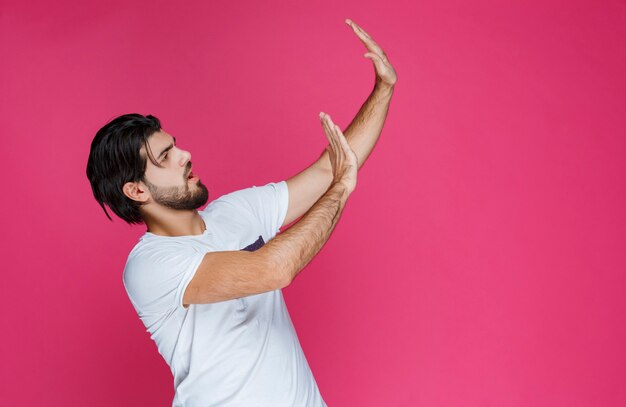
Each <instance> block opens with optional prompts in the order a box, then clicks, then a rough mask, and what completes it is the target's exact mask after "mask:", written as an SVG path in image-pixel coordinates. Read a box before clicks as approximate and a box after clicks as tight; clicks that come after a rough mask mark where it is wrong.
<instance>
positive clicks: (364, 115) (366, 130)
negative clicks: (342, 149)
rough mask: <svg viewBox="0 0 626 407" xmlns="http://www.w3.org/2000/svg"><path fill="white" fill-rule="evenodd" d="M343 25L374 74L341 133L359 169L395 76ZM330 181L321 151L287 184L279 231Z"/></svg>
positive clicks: (383, 58)
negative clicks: (286, 203)
mask: <svg viewBox="0 0 626 407" xmlns="http://www.w3.org/2000/svg"><path fill="white" fill-rule="evenodd" d="M346 24H348V26H350V27H351V28H352V30H353V31H354V33H355V34H356V35H357V37H358V38H359V39H360V40H361V41H362V42H363V44H364V45H365V47H366V48H367V49H368V52H367V53H365V55H364V56H365V57H366V58H369V59H371V60H372V62H373V64H374V69H375V71H376V84H375V86H374V90H373V91H372V92H371V94H370V95H369V97H368V98H367V100H366V101H365V103H363V105H362V106H361V109H360V110H359V112H358V113H357V114H356V116H355V117H354V119H353V120H352V122H351V123H350V125H349V126H348V127H347V128H346V130H345V131H344V132H343V133H344V135H345V137H346V140H347V141H348V144H349V145H350V148H351V149H352V150H353V151H354V152H355V153H356V155H357V158H358V168H359V169H360V168H361V167H362V166H363V164H364V163H365V161H366V160H367V158H368V157H369V155H370V153H371V152H372V150H373V149H374V146H375V145H376V143H377V141H378V138H379V136H380V133H381V131H382V128H383V125H384V123H385V119H386V117H387V112H388V110H389V103H390V101H391V97H392V96H393V90H394V86H395V83H396V81H397V75H396V72H395V70H394V69H393V67H392V66H391V64H390V63H389V60H388V58H387V55H386V54H385V53H384V52H383V50H382V49H381V48H380V46H378V44H376V42H374V40H373V39H372V38H371V37H370V36H369V35H368V34H367V33H366V32H365V31H364V30H363V29H362V28H361V27H359V26H358V25H357V24H356V23H354V22H353V21H352V20H349V19H348V20H346ZM331 181H332V171H331V164H330V160H329V154H328V150H327V149H325V150H324V152H323V153H322V154H321V156H320V158H319V159H318V160H317V161H315V162H314V163H313V164H312V165H310V166H309V167H307V168H305V169H304V170H303V171H301V172H299V173H298V174H296V175H295V176H293V177H291V178H289V179H288V180H287V186H288V189H289V207H288V210H287V216H286V217H285V221H284V222H283V224H282V225H281V227H285V226H286V225H289V224H290V223H292V222H293V221H294V220H296V219H298V218H299V217H300V216H302V215H303V214H304V213H305V212H306V211H307V210H308V209H309V208H310V207H311V206H312V205H313V204H314V203H315V202H316V201H317V200H318V199H319V198H320V197H321V196H322V194H323V193H324V192H325V191H326V190H327V189H328V187H329V186H330V184H331Z"/></svg>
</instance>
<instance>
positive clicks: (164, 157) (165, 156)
mask: <svg viewBox="0 0 626 407" xmlns="http://www.w3.org/2000/svg"><path fill="white" fill-rule="evenodd" d="M167 154H168V153H165V155H164V156H163V161H165V160H167Z"/></svg>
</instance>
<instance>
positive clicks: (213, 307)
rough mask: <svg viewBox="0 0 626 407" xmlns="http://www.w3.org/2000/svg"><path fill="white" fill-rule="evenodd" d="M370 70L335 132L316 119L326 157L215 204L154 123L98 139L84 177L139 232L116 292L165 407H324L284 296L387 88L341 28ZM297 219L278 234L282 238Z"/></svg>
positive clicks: (115, 127)
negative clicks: (155, 367)
mask: <svg viewBox="0 0 626 407" xmlns="http://www.w3.org/2000/svg"><path fill="white" fill-rule="evenodd" d="M346 24H348V25H349V26H350V27H351V28H352V30H353V31H354V33H355V34H356V35H357V36H358V37H359V39H360V40H361V41H362V42H363V43H364V44H365V46H366V47H367V49H368V53H366V54H365V56H366V57H368V58H370V59H372V61H373V64H374V67H375V71H376V84H375V87H374V90H373V91H372V94H371V95H370V96H369V98H368V99H367V101H366V102H365V103H364V105H363V106H362V107H361V109H360V111H359V112H358V114H357V116H356V117H355V119H354V120H353V121H352V123H351V124H350V125H349V126H348V128H347V129H346V131H345V136H344V134H343V133H342V132H341V130H340V129H339V127H338V126H337V125H335V124H334V123H333V122H332V120H331V118H330V116H328V115H326V114H324V113H321V114H320V120H321V122H322V126H323V129H324V133H325V134H326V137H327V138H328V141H329V145H328V147H327V148H326V150H325V151H324V152H323V154H322V155H321V156H320V158H319V159H318V160H317V161H316V162H315V163H313V164H312V165H311V166H310V167H308V168H306V169H305V170H304V171H302V172H300V173H299V174H297V175H295V176H294V177H292V178H290V179H288V180H286V181H282V182H279V183H269V184H267V185H264V186H261V187H257V186H253V187H251V188H247V189H243V190H239V191H235V192H232V193H230V194H226V195H223V196H221V197H219V198H218V199H216V200H214V201H212V202H211V203H209V205H207V207H206V208H205V209H203V210H201V211H200V212H198V211H197V208H199V207H201V206H202V205H204V204H205V203H206V202H207V200H208V191H207V188H206V187H205V186H204V185H203V184H202V182H201V181H200V178H199V176H198V174H195V173H194V172H193V168H192V164H191V154H190V153H189V152H188V151H185V150H183V149H181V148H179V147H178V145H177V143H176V138H175V137H173V136H171V135H170V134H168V133H167V132H165V131H164V130H163V129H162V128H161V124H160V122H159V120H158V119H157V118H156V117H154V116H151V115H148V116H146V117H144V116H142V115H139V114H128V115H123V116H120V117H118V118H116V119H114V120H112V121H111V122H110V123H108V124H107V125H105V126H104V127H103V128H102V129H100V130H99V131H98V133H97V134H96V137H95V138H94V140H93V142H92V145H91V151H90V155H89V161H88V164H87V177H88V178H89V181H90V183H91V187H92V191H93V194H94V197H95V198H96V200H97V201H98V203H99V204H100V205H101V206H102V208H103V210H104V211H105V214H106V215H107V217H109V219H111V218H110V216H109V214H108V212H107V211H106V208H105V206H104V205H105V204H106V205H107V206H108V207H109V208H110V209H111V210H112V211H113V212H114V213H115V214H116V215H117V216H119V217H120V218H122V219H123V220H125V221H126V222H128V223H130V224H133V223H135V224H141V223H145V224H146V226H147V230H146V232H145V233H144V235H142V236H141V238H140V239H139V242H138V243H137V244H136V245H135V247H134V248H133V249H132V250H131V252H130V254H129V256H128V260H127V263H126V266H125V268H124V274H123V283H124V286H125V289H126V292H127V294H128V296H129V299H130V300H131V303H132V304H133V307H134V308H135V310H136V311H137V313H138V315H139V317H140V318H141V320H142V322H143V323H144V325H145V326H146V328H147V331H148V332H149V333H150V335H151V338H152V339H153V340H154V341H155V343H156V345H157V349H158V351H159V353H160V354H161V355H162V356H163V358H164V359H165V360H166V362H167V363H168V365H169V366H170V368H171V371H172V374H173V376H174V388H175V395H174V400H173V406H272V407H281V406H285V407H287V406H290V407H291V406H326V403H325V402H324V400H323V399H322V397H321V395H320V392H319V389H318V387H317V384H316V382H315V379H314V378H313V375H312V373H311V370H310V368H309V365H308V363H307V361H306V358H305V356H304V353H303V351H302V349H301V347H300V343H299V341H298V338H297V335H296V332H295V330H294V327H293V325H292V323H291V319H290V317H289V313H288V311H287V308H286V306H285V303H284V300H283V296H282V291H281V289H282V288H284V287H286V286H288V285H289V284H290V283H291V282H292V281H293V280H294V278H295V276H296V275H297V274H298V273H299V272H300V270H302V269H303V268H304V267H305V266H306V265H307V264H308V263H309V262H310V261H311V259H312V258H313V256H315V255H316V254H317V253H318V252H319V250H320V249H321V248H322V246H323V245H324V243H325V242H326V241H327V240H328V238H329V236H330V234H331V232H332V230H333V229H334V227H335V225H336V224H337V222H338V220H339V217H340V215H341V212H342V210H343V208H344V206H345V204H346V201H347V199H348V196H349V195H350V194H351V193H352V191H353V190H354V188H355V186H356V179H357V170H358V169H359V168H360V167H361V166H362V165H363V163H364V162H365V160H366V159H367V157H368V156H369V154H370V152H371V150H372V149H373V147H374V145H375V144H376V142H377V140H378V137H379V135H380V132H381V130H382V126H383V123H384V121H385V117H386V115H387V110H388V107H389V102H390V100H391V96H392V94H393V88H394V85H395V82H396V80H397V77H396V73H395V71H394V69H393V67H392V66H391V65H390V64H389V61H388V60H387V58H386V55H385V54H384V52H383V51H382V49H381V48H380V47H379V46H378V45H377V44H376V43H375V42H374V41H373V40H372V38H371V37H370V36H369V35H368V34H367V33H365V31H363V30H362V29H361V28H360V27H359V26H358V25H357V24H356V23H354V22H352V21H351V20H349V19H348V20H346ZM300 217H301V219H300V220H299V221H298V222H297V223H295V224H294V225H293V226H292V227H291V228H289V229H288V230H286V231H284V232H282V233H280V234H279V235H277V233H278V232H279V229H280V228H281V227H283V226H285V225H288V224H290V223H291V222H293V221H294V220H296V219H298V218H300Z"/></svg>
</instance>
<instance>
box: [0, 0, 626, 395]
mask: <svg viewBox="0 0 626 407" xmlns="http://www.w3.org/2000/svg"><path fill="white" fill-rule="evenodd" d="M165 3H166V2H159V4H158V5H157V3H155V2H148V1H143V2H134V3H133V4H131V3H130V2H117V3H116V4H113V3H112V2H107V4H106V5H104V4H100V3H95V2H94V4H86V3H85V2H81V1H56V2H41V1H29V2H17V1H6V0H4V1H3V2H2V6H1V9H0V44H1V50H0V51H1V53H2V63H1V65H0V69H1V72H0V80H1V89H0V103H1V110H0V115H1V116H0V118H1V124H2V130H1V131H2V144H3V146H4V147H5V148H3V149H2V160H1V162H2V163H3V165H2V167H3V171H4V174H5V176H4V190H5V192H4V194H3V199H2V211H1V213H2V217H3V220H2V225H3V228H4V233H3V236H4V237H3V243H4V244H3V246H2V247H3V255H2V257H3V270H4V273H3V274H4V280H5V281H4V283H3V284H2V286H3V289H2V295H1V301H2V304H1V305H2V307H1V309H2V311H1V312H2V322H3V334H2V344H1V345H2V346H0V349H1V350H0V352H2V354H1V359H2V363H1V366H2V367H1V372H2V377H0V382H1V383H2V388H3V390H2V393H1V396H0V398H1V399H2V404H3V405H11V406H35V405H36V406H43V405H45V406H68V405H89V406H111V405H115V406H138V405H142V406H143V405H146V406H147V405H151V406H152V405H154V406H157V405H160V406H165V405H171V400H172V396H173V384H172V378H171V374H170V371H169V369H168V367H167V365H166V364H165V362H164V361H163V360H162V359H161V356H160V355H159V354H158V353H157V350H156V346H155V345H154V344H153V342H152V341H151V340H150V338H149V335H148V334H147V333H146V332H145V328H144V327H143V325H142V324H141V321H140V320H139V319H138V318H137V315H136V314H135V313H134V310H133V308H132V306H131V304H130V302H129V301H128V298H127V297H126V293H125V292H124V289H123V286H122V281H121V273H122V269H123V266H124V264H125V261H126V256H127V255H128V252H129V250H130V249H131V248H132V246H133V245H134V244H135V242H136V240H137V238H138V237H139V235H141V234H142V233H143V232H144V230H145V228H144V227H137V226H135V227H130V226H127V225H126V224H125V223H124V222H122V221H121V220H120V219H118V218H115V221H114V222H113V223H111V222H109V221H108V220H107V218H106V217H105V215H104V213H103V212H102V211H101V209H100V207H99V206H98V205H97V203H96V201H95V200H94V199H93V197H92V195H91V190H90V188H89V184H88V182H87V178H86V176H85V165H86V161H87V154H88V151H89V145H90V143H91V140H92V138H93V136H94V134H95V132H96V131H97V130H98V129H99V128H100V127H101V126H102V125H104V124H105V123H106V122H107V121H108V120H110V119H112V118H113V117H116V116H118V115H120V114H124V113H132V112H138V113H142V114H154V115H156V116H157V117H159V118H160V119H161V120H162V122H163V125H164V128H165V129H166V130H167V131H168V132H170V133H171V134H173V135H175V136H176V138H177V140H178V141H179V145H181V146H183V147H184V148H186V149H189V150H190V151H191V152H192V153H193V163H194V171H197V172H198V173H199V174H200V175H201V176H202V178H203V182H204V183H205V184H206V185H207V186H208V188H209V191H210V200H212V199H215V198H216V197H218V196H220V195H221V194H224V193H227V192H230V191H233V190H235V189H240V188H245V187H248V186H251V185H262V184H265V183H267V182H271V181H280V180H283V179H287V178H289V177H290V176H292V175H294V174H295V173H297V172H298V171H300V170H301V169H303V168H304V167H305V166H307V165H309V164H310V163H311V162H312V161H313V160H314V159H315V158H316V157H317V156H318V154H319V153H320V152H321V151H322V149H323V148H324V147H325V145H326V142H327V141H326V138H325V136H324V134H323V132H322V128H321V126H320V124H319V120H318V113H319V112H320V111H324V112H328V113H329V114H331V116H332V117H333V119H335V120H336V121H337V123H338V124H339V125H340V126H341V127H342V128H345V126H346V125H347V124H348V123H349V122H350V120H351V119H352V117H353V116H354V114H355V113H356V112H357V110H358V109H359V107H360V106H361V104H362V103H363V102H364V100H365V98H366V97H367V95H368V94H369V92H370V90H371V88H372V86H373V79H374V77H373V68H372V66H371V62H370V61H369V60H368V59H365V58H363V56H362V55H363V53H365V49H364V47H363V46H362V44H361V43H360V42H359V41H358V39H357V38H356V37H355V36H354V34H353V33H352V32H351V31H350V29H349V28H348V27H347V26H346V25H345V24H344V23H343V20H344V19H345V18H352V19H354V20H355V21H356V22H357V23H359V24H361V25H362V26H363V27H364V28H365V29H366V30H367V31H369V33H370V34H371V35H372V36H373V37H374V39H376V40H377V41H378V42H379V43H380V44H381V45H382V46H383V48H384V49H385V51H386V52H387V54H388V56H389V59H390V61H391V62H392V63H393V64H394V66H395V68H396V71H397V73H398V78H399V79H398V83H397V86H396V92H395V95H394V98H393V100H392V103H391V109H390V112H389V116H388V118H387V124H386V126H385V128H384V130H383V133H382V136H381V140H380V142H379V144H378V146H377V148H376V149H375V150H374V152H373V154H372V156H371V157H370V159H369V161H368V162H367V164H366V165H365V166H364V167H363V169H362V171H361V172H360V173H359V183H358V186H357V189H356V191H355V193H354V194H353V195H352V197H351V198H350V200H349V202H348V206H347V207H346V210H345V212H344V214H343V217H342V220H341V222H340V223H339V225H338V227H337V229H336V230H335V232H334V233H333V235H332V237H331V239H330V241H329V243H328V244H327V245H326V246H325V248H324V249H323V251H322V252H321V253H320V254H319V255H318V256H317V257H316V258H315V259H314V260H313V262H312V263H311V264H310V265H309V266H308V267H307V268H306V269H305V270H304V271H303V272H302V273H301V274H300V275H299V277H298V278H297V280H296V281H295V283H294V284H293V285H292V286H290V287H288V288H287V289H285V291H284V294H285V297H286V300H287V303H288V306H289V310H290V313H291V316H292V319H293V321H294V325H295V326H296V329H297V331H298V334H299V337H300V341H301V343H302V346H303V348H304V350H305V353H306V355H307V357H308V360H309V364H310V365H311V368H312V370H313V372H314V374H315V377H316V380H317V382H318V384H319V387H320V390H321V392H322V395H323V397H324V398H325V400H326V401H327V402H328V404H329V406H331V407H338V406H360V407H369V406H372V407H373V406H481V407H483V406H524V407H526V406H568V407H573V406H617V405H625V404H626V390H625V389H626V387H625V386H624V383H625V380H626V352H625V350H624V349H625V347H624V345H625V341H626V329H625V318H624V311H625V310H626V299H625V297H624V288H625V283H626V281H625V280H626V279H625V277H624V274H625V271H626V250H624V246H625V242H626V214H625V211H624V208H625V206H626V163H625V153H626V138H625V136H626V80H625V73H626V52H625V51H624V50H625V49H626V2H624V1H623V0H620V1H607V2H598V1H592V0H589V1H536V2H529V1H524V2H518V4H513V3H512V2H506V5H505V3H504V2H494V1H487V0H481V1H472V2H461V1H434V0H432V1H422V2H414V1H397V0H390V1H385V2H380V1H363V0H361V1H350V2H342V3H341V4H334V3H331V2H330V1H325V2H315V3H309V4H307V5H303V4H299V3H296V2H286V1H285V2H274V3H272V4H265V5H260V4H257V2H247V3H246V4H243V3H242V2H213V3H212V4H210V3H209V2H202V1H193V2H182V3H181V2H179V4H177V5H174V4H173V3H174V2H167V4H165ZM417 3H419V4H417ZM6 147H8V148H6Z"/></svg>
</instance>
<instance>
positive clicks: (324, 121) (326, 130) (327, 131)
mask: <svg viewBox="0 0 626 407" xmlns="http://www.w3.org/2000/svg"><path fill="white" fill-rule="evenodd" d="M322 126H323V127H324V134H326V138H328V141H329V142H330V144H331V147H332V148H333V149H335V150H336V148H337V144H336V141H335V140H334V136H333V132H332V130H331V128H330V125H329V124H328V115H326V114H324V115H323V116H322Z"/></svg>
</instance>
